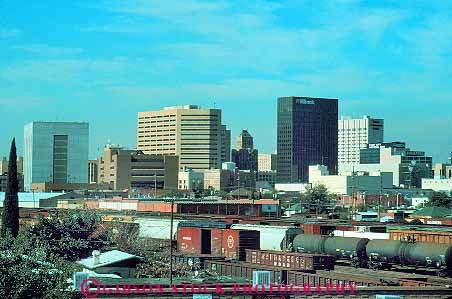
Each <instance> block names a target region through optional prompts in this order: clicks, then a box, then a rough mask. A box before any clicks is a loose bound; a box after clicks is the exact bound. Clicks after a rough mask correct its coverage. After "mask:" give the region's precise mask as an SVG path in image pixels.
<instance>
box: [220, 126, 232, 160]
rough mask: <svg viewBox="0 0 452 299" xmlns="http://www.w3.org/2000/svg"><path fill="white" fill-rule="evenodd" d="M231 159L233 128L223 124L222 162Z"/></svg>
mask: <svg viewBox="0 0 452 299" xmlns="http://www.w3.org/2000/svg"><path fill="white" fill-rule="evenodd" d="M230 161H231V130H228V129H226V126H225V125H221V162H222V163H223V162H230Z"/></svg>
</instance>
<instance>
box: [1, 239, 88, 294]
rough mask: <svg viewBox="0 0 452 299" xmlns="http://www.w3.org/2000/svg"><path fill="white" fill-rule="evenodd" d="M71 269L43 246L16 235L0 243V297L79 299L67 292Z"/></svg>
mask: <svg viewBox="0 0 452 299" xmlns="http://www.w3.org/2000/svg"><path fill="white" fill-rule="evenodd" d="M73 271H74V269H73V268H72V266H71V265H70V264H68V263H66V262H65V261H63V260H62V259H60V258H58V257H57V256H55V255H53V254H50V253H49V251H48V247H47V246H46V244H45V243H42V242H40V241H39V240H37V239H35V238H33V237H30V236H29V235H27V234H22V233H21V234H19V236H18V237H16V238H13V237H12V235H11V234H8V235H6V236H5V237H3V238H1V240H0V298H5V299H6V298H8V299H9V298H11V299H19V298H49V299H50V298H57V299H66V298H80V297H81V296H80V293H79V292H71V291H68V283H67V279H68V278H70V277H71V276H72V273H73Z"/></svg>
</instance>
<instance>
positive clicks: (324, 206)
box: [300, 185, 335, 214]
mask: <svg viewBox="0 0 452 299" xmlns="http://www.w3.org/2000/svg"><path fill="white" fill-rule="evenodd" d="M334 198H335V196H334V195H333V194H330V193H329V192H328V189H327V188H326V187H325V185H315V186H314V187H312V188H306V192H304V193H302V194H301V198H300V201H301V204H302V205H303V206H304V207H305V208H306V209H307V210H308V211H309V213H315V214H322V213H326V212H327V211H328V210H329V209H330V208H331V206H332V201H333V200H334Z"/></svg>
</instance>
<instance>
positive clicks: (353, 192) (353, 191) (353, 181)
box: [352, 166, 356, 215]
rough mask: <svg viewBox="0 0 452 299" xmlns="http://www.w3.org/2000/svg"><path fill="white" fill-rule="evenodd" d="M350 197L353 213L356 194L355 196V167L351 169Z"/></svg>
mask: <svg viewBox="0 0 452 299" xmlns="http://www.w3.org/2000/svg"><path fill="white" fill-rule="evenodd" d="M352 199H353V215H355V212H356V196H355V167H354V166H353V169H352Z"/></svg>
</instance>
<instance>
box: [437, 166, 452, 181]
mask: <svg viewBox="0 0 452 299" xmlns="http://www.w3.org/2000/svg"><path fill="white" fill-rule="evenodd" d="M433 175H434V177H435V178H436V177H437V178H443V179H450V178H452V165H451V164H444V163H436V164H435V165H434V166H433Z"/></svg>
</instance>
